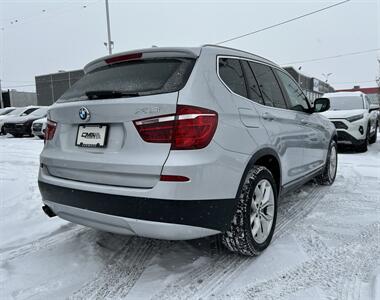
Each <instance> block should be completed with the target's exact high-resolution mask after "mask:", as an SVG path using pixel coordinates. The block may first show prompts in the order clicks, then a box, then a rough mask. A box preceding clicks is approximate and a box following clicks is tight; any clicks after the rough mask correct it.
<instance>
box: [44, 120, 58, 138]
mask: <svg viewBox="0 0 380 300" xmlns="http://www.w3.org/2000/svg"><path fill="white" fill-rule="evenodd" d="M56 128H57V123H56V122H54V121H52V120H47V123H46V128H45V142H46V141H49V140H51V139H52V138H53V137H54V133H55V129H56Z"/></svg>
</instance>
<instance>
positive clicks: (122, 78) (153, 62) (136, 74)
mask: <svg viewBox="0 0 380 300" xmlns="http://www.w3.org/2000/svg"><path fill="white" fill-rule="evenodd" d="M194 62H195V60H193V59H185V58H184V59H182V58H167V59H162V58H161V59H150V60H137V61H129V62H124V63H117V64H112V65H107V66H104V67H100V68H98V69H96V70H94V71H92V72H89V73H87V74H85V75H84V76H83V77H82V78H81V79H79V80H78V81H77V82H76V83H75V84H74V85H73V86H72V87H71V88H70V89H69V90H68V91H67V92H66V93H64V94H63V95H62V97H61V98H60V99H59V100H58V101H59V102H64V101H73V100H86V99H87V98H88V97H87V96H86V92H89V91H91V92H96V91H115V92H123V93H126V94H127V93H130V94H134V95H136V96H137V94H138V95H153V94H162V93H171V92H175V91H178V90H180V89H181V88H182V87H183V86H184V85H185V84H186V82H187V79H188V78H189V76H190V73H191V70H192V69H193V66H194Z"/></svg>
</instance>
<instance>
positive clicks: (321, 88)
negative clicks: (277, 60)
mask: <svg viewBox="0 0 380 300" xmlns="http://www.w3.org/2000/svg"><path fill="white" fill-rule="evenodd" d="M283 68H284V69H285V70H286V71H287V72H288V73H289V74H290V75H291V76H292V77H293V78H294V79H295V80H296V81H297V82H298V84H299V85H300V87H301V88H302V90H303V92H304V93H305V95H306V96H307V98H308V99H309V100H310V101H311V102H314V100H315V99H317V98H319V97H321V96H322V95H323V94H324V93H332V92H334V91H335V90H334V88H333V87H332V86H331V85H329V84H328V83H327V82H324V81H322V80H320V79H318V78H315V77H308V76H306V75H304V74H302V73H300V72H299V71H298V70H296V69H295V68H293V67H283Z"/></svg>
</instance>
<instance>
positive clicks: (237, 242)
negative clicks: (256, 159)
mask: <svg viewBox="0 0 380 300" xmlns="http://www.w3.org/2000/svg"><path fill="white" fill-rule="evenodd" d="M238 201H239V202H238V205H237V209H236V212H235V215H234V217H233V219H232V222H231V225H230V228H229V229H228V230H227V231H226V232H225V233H224V235H223V237H222V242H223V244H224V245H225V246H226V247H227V248H228V249H229V250H230V251H232V252H236V253H239V254H243V255H247V256H254V255H259V254H260V253H261V252H262V251H263V250H264V249H265V248H267V247H268V245H269V243H270V241H271V239H272V236H273V232H274V229H275V225H276V216H277V190H276V183H275V181H274V179H273V175H272V173H271V172H270V171H269V170H268V169H267V168H265V167H262V166H254V167H253V168H252V169H250V170H249V171H248V173H247V175H246V177H245V180H244V184H243V186H242V187H241V189H240V191H239V196H238Z"/></svg>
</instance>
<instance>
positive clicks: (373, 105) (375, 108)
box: [369, 103, 379, 111]
mask: <svg viewBox="0 0 380 300" xmlns="http://www.w3.org/2000/svg"><path fill="white" fill-rule="evenodd" d="M374 110H379V104H374V103H373V104H371V105H370V106H369V111H374Z"/></svg>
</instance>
